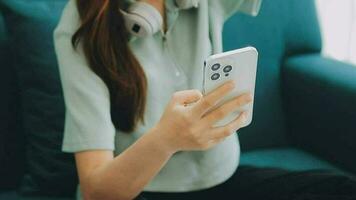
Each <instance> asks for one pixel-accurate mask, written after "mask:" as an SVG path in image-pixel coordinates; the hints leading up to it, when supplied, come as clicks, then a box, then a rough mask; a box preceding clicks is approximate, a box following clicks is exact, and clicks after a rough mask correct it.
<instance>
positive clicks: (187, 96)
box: [174, 90, 203, 105]
mask: <svg viewBox="0 0 356 200" xmlns="http://www.w3.org/2000/svg"><path fill="white" fill-rule="evenodd" d="M202 97H203V94H202V93H201V92H200V91H199V90H183V91H179V92H176V93H175V94H174V100H175V101H176V102H177V103H178V104H181V105H187V104H191V103H195V102H197V101H199V100H200V99H201V98H202Z"/></svg>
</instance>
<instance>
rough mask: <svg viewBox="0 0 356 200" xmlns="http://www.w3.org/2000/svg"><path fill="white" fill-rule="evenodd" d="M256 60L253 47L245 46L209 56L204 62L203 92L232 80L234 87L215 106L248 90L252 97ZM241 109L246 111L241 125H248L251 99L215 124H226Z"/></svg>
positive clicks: (251, 108) (251, 104) (256, 56)
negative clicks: (246, 114) (245, 117)
mask: <svg viewBox="0 0 356 200" xmlns="http://www.w3.org/2000/svg"><path fill="white" fill-rule="evenodd" d="M257 60H258V52H257V50H256V49H255V48H254V47H246V48H242V49H237V50H232V51H228V52H224V53H220V54H215V55H212V56H210V57H209V58H208V59H207V60H206V62H205V64H204V79H203V94H204V95H206V94H207V93H209V92H211V91H212V90H214V89H216V88H218V87H219V86H221V85H222V84H224V83H225V82H227V81H229V80H234V82H235V84H236V86H235V89H234V90H233V91H232V92H230V93H229V95H227V96H226V97H224V98H223V99H222V101H221V102H219V104H218V105H217V106H220V105H221V104H223V103H224V102H226V101H228V100H230V99H232V98H234V97H236V96H239V95H241V94H243V93H246V92H250V93H251V95H252V98H253V99H254V93H255V82H256V72H257ZM242 111H247V112H248V116H247V120H246V123H245V124H244V125H243V127H244V126H247V125H249V124H250V123H251V121H252V113H253V100H252V102H251V103H249V104H248V105H246V106H243V107H241V108H239V109H237V110H236V111H234V112H232V113H230V115H228V116H227V117H225V118H224V119H222V120H221V121H219V122H217V123H216V124H215V125H216V126H222V125H226V124H227V123H229V122H231V121H232V120H234V119H235V118H236V117H237V116H238V115H239V114H240V112H242Z"/></svg>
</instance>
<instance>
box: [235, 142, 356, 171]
mask: <svg viewBox="0 0 356 200" xmlns="http://www.w3.org/2000/svg"><path fill="white" fill-rule="evenodd" d="M240 165H253V166H257V167H277V168H283V169H288V170H293V171H303V170H314V169H324V170H332V171H335V172H339V173H341V174H346V175H351V176H353V175H352V174H351V173H349V172H346V171H344V170H343V169H340V168H338V167H337V166H334V165H332V164H331V163H329V162H327V161H325V160H322V159H320V158H318V157H317V156H314V155H312V154H310V153H308V152H305V151H303V150H300V149H296V148H274V149H259V150H254V151H248V152H245V153H242V155H241V160H240Z"/></svg>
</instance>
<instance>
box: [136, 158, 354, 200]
mask: <svg viewBox="0 0 356 200" xmlns="http://www.w3.org/2000/svg"><path fill="white" fill-rule="evenodd" d="M137 199H138V200H161V199H162V200H163V199H164V200H181V199H184V200H197V199H204V200H215V199H241V200H260V199H264V200H354V199H356V180H355V179H352V178H350V177H347V176H342V175H339V174H335V173H334V172H332V171H328V170H308V171H297V172H295V171H294V172H293V171H288V170H283V169H278V168H257V167H251V166H246V165H242V166H240V167H239V169H238V170H237V171H236V172H235V173H234V175H233V176H232V177H231V178H229V179H228V180H227V181H226V182H224V183H222V184H220V185H217V186H215V187H212V188H209V189H206V190H200V191H194V192H186V193H159V192H157V193H152V192H143V193H142V194H141V195H140V196H139V197H138V198H137Z"/></svg>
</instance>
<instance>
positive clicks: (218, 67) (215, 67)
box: [211, 63, 220, 71]
mask: <svg viewBox="0 0 356 200" xmlns="http://www.w3.org/2000/svg"><path fill="white" fill-rule="evenodd" d="M211 69H212V70H213V71H216V70H218V69H220V64H219V63H216V64H214V65H213V66H211Z"/></svg>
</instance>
